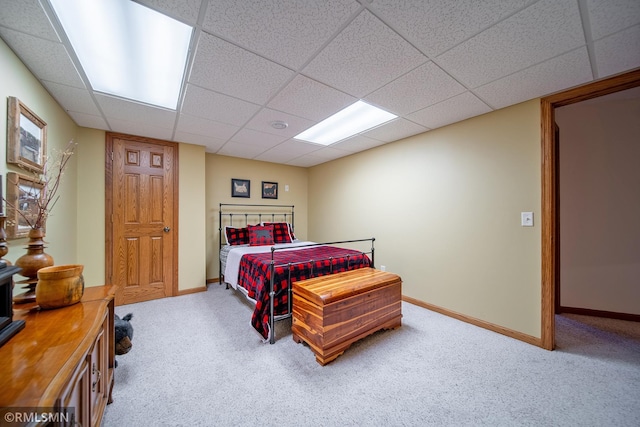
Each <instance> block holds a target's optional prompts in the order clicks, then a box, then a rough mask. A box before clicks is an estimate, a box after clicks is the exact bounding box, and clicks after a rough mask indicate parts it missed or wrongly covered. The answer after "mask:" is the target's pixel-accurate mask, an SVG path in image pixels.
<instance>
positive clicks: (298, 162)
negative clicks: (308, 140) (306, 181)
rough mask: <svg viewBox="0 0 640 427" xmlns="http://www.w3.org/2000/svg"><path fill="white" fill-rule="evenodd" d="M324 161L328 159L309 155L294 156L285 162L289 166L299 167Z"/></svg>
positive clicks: (306, 166)
mask: <svg viewBox="0 0 640 427" xmlns="http://www.w3.org/2000/svg"><path fill="white" fill-rule="evenodd" d="M325 162H328V160H323V159H319V158H317V157H311V156H300V157H296V158H295V159H293V160H290V161H288V162H287V163H286V164H287V165H289V166H299V167H301V168H308V167H311V166H316V165H319V164H322V163H325Z"/></svg>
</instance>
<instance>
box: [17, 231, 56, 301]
mask: <svg viewBox="0 0 640 427" xmlns="http://www.w3.org/2000/svg"><path fill="white" fill-rule="evenodd" d="M28 237H29V242H27V248H26V249H27V253H26V254H24V255H22V256H21V257H20V258H18V259H17V260H16V262H15V266H16V267H20V268H21V269H22V271H21V272H20V275H21V276H24V277H26V279H25V280H21V281H19V282H17V284H24V285H26V286H25V288H24V289H25V291H26V292H24V293H23V294H21V295H16V296H15V297H13V302H14V303H16V304H21V303H27V302H34V301H35V300H36V284H37V283H38V270H40V269H41V268H45V267H49V266H52V265H53V258H52V257H51V255H49V254H47V253H46V252H45V251H44V249H45V246H44V244H45V241H44V240H43V239H44V230H43V229H42V228H31V229H29V234H28Z"/></svg>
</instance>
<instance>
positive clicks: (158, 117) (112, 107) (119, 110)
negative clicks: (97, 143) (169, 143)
mask: <svg viewBox="0 0 640 427" xmlns="http://www.w3.org/2000/svg"><path fill="white" fill-rule="evenodd" d="M96 101H98V104H99V105H100V108H102V111H103V112H104V114H105V115H106V116H107V117H108V119H107V121H108V122H109V124H113V122H112V120H111V119H115V120H123V121H126V122H130V121H131V120H135V122H138V123H140V124H141V125H146V126H151V127H160V128H164V129H171V130H173V126H174V124H175V121H176V112H175V111H170V110H164V109H161V108H153V107H151V106H149V105H145V104H138V103H136V102H129V101H126V100H124V99H120V98H115V97H112V96H107V95H102V94H96ZM169 137H171V134H169Z"/></svg>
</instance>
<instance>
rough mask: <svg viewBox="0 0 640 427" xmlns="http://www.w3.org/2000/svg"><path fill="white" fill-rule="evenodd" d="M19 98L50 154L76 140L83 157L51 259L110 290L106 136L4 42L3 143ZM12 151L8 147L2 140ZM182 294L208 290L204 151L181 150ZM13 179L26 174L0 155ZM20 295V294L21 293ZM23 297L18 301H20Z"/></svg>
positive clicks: (55, 215)
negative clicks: (40, 125)
mask: <svg viewBox="0 0 640 427" xmlns="http://www.w3.org/2000/svg"><path fill="white" fill-rule="evenodd" d="M9 96H15V97H17V98H18V99H20V100H21V101H22V102H23V103H25V104H26V105H27V106H28V107H29V108H30V109H32V110H33V111H34V112H35V113H36V114H38V116H40V118H42V119H43V120H44V121H45V122H46V123H47V134H48V151H49V153H53V152H54V151H55V150H61V149H62V148H64V147H65V145H66V144H67V143H68V142H69V141H70V140H71V139H73V140H75V141H76V142H77V143H78V146H77V149H76V154H75V155H74V156H73V157H72V160H71V162H70V164H69V167H68V168H67V170H66V171H65V174H64V177H63V181H62V187H61V189H60V191H59V194H60V200H59V201H58V203H57V204H56V206H55V209H54V210H53V212H52V215H51V216H50V217H49V220H48V221H47V235H46V241H47V242H48V243H49V245H48V248H47V249H46V251H47V253H49V254H51V255H52V256H53V259H54V262H55V264H58V265H60V264H67V263H81V264H84V266H85V270H84V278H85V282H86V285H87V286H97V285H102V284H104V282H105V281H104V278H105V266H104V259H105V214H104V213H105V204H104V200H105V169H104V165H105V132H104V131H102V130H96V129H87V128H82V127H78V126H77V125H76V124H75V123H74V122H73V120H72V119H71V118H70V117H69V116H68V115H67V114H66V112H65V111H64V110H63V109H62V108H61V107H60V106H59V105H58V104H57V102H56V101H55V100H54V99H53V98H52V97H51V96H50V95H49V93H48V92H47V91H46V90H45V88H44V87H43V86H42V85H41V84H40V83H39V82H38V81H37V80H36V79H35V78H34V77H33V75H32V74H31V72H30V71H29V70H28V69H27V68H26V67H25V66H24V64H22V62H21V61H20V60H19V59H18V58H17V57H16V56H15V55H14V54H13V52H12V51H11V49H9V48H8V46H7V45H6V44H5V43H4V41H2V40H0V98H2V102H1V103H0V116H1V117H3V119H1V120H0V135H3V136H4V135H6V132H7V130H6V119H4V118H6V116H7V103H6V98H7V97H9ZM3 140H4V141H5V143H6V139H4V138H3ZM179 150H180V151H179V152H180V163H179V174H180V178H179V179H180V200H179V206H180V209H179V212H178V216H179V221H180V230H179V231H180V240H179V243H178V257H179V262H178V264H179V265H178V274H179V282H178V287H179V290H181V291H182V290H189V289H191V288H197V287H203V286H204V285H205V273H204V272H205V270H204V268H205V259H206V256H205V252H204V248H205V236H204V235H203V233H202V230H203V229H204V228H205V223H204V221H205V215H204V213H201V212H204V206H205V204H204V200H205V194H204V189H205V182H204V177H205V171H204V168H205V163H204V157H205V156H204V148H203V147H199V146H193V145H189V144H180V145H179ZM7 171H14V172H23V171H22V170H21V169H19V168H17V167H15V166H13V165H8V164H7V163H6V150H5V149H2V150H0V173H1V174H2V175H3V180H4V181H5V182H4V184H5V188H6V173H7ZM25 243H26V239H18V240H10V241H9V254H8V255H7V256H6V257H5V258H6V259H7V260H9V261H12V262H13V261H15V259H17V258H18V257H20V256H21V255H22V254H24V245H25ZM18 292H19V291H18ZM18 292H16V293H18Z"/></svg>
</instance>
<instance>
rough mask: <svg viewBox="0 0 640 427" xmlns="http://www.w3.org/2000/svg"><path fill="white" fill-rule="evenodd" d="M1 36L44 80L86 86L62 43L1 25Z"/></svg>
mask: <svg viewBox="0 0 640 427" xmlns="http://www.w3.org/2000/svg"><path fill="white" fill-rule="evenodd" d="M0 36H2V38H3V39H4V41H5V42H6V43H7V44H8V45H9V47H11V49H12V50H13V51H14V52H18V56H19V57H20V59H21V60H22V62H24V63H25V64H28V67H29V69H30V70H31V71H32V72H33V73H34V74H35V75H36V77H38V78H39V79H42V80H48V81H51V82H56V83H60V84H64V85H67V86H73V87H77V88H84V87H85V85H84V83H83V82H82V79H81V78H80V74H78V71H77V70H76V67H75V66H74V65H73V62H72V61H71V59H70V58H69V55H68V54H67V51H66V50H65V48H64V46H63V45H62V44H61V43H56V42H52V41H49V40H44V39H41V38H39V37H34V36H30V35H28V34H24V33H19V32H17V31H13V30H9V29H7V28H4V27H0Z"/></svg>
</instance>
